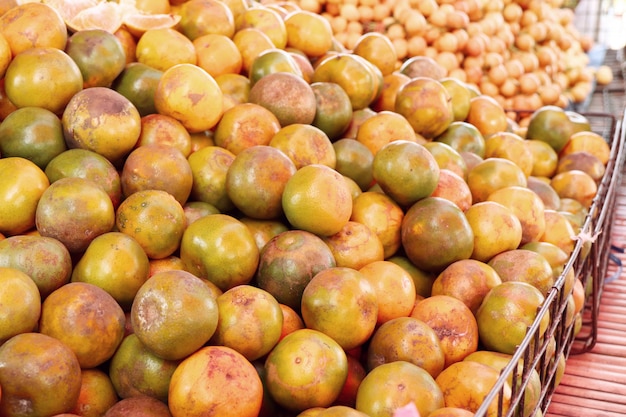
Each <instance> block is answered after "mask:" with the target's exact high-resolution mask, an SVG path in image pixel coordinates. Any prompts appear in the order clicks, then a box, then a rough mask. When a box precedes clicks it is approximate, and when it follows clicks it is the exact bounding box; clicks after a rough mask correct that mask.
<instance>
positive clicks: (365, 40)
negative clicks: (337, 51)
mask: <svg viewBox="0 0 626 417" xmlns="http://www.w3.org/2000/svg"><path fill="white" fill-rule="evenodd" d="M352 53H354V54H357V55H359V56H361V57H363V58H365V59H367V60H368V61H370V62H371V63H372V64H374V65H376V67H378V69H379V70H380V72H381V73H382V75H383V76H386V75H389V74H391V73H392V72H393V71H394V70H395V69H396V62H397V61H398V56H397V53H396V49H395V46H394V45H393V43H392V42H391V40H390V39H389V38H388V37H387V36H384V35H383V34H382V33H380V32H368V33H364V34H363V35H361V36H359V38H358V39H357V40H356V42H355V44H354V46H353V47H352Z"/></svg>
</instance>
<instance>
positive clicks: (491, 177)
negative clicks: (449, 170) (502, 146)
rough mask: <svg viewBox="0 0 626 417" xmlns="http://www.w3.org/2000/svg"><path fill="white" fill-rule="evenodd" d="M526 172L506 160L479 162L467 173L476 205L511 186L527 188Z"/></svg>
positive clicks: (488, 159)
mask: <svg viewBox="0 0 626 417" xmlns="http://www.w3.org/2000/svg"><path fill="white" fill-rule="evenodd" d="M527 184H528V180H527V178H526V175H525V174H524V171H522V169H521V168H520V167H519V166H517V165H516V164H515V163H514V162H513V161H510V160H508V159H504V158H487V159H484V160H482V161H480V162H478V163H477V164H476V165H475V166H474V167H473V168H471V169H470V170H469V171H468V173H467V185H468V186H469V188H470V191H471V192H472V199H473V202H474V203H479V202H481V201H486V200H487V199H488V198H489V196H490V195H491V194H492V193H493V192H495V191H497V190H499V189H501V188H506V187H509V186H519V187H526V185H527Z"/></svg>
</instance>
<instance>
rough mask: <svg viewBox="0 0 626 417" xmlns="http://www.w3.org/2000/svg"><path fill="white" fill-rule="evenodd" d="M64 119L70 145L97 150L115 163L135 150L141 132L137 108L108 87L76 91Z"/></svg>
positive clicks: (66, 139)
mask: <svg viewBox="0 0 626 417" xmlns="http://www.w3.org/2000/svg"><path fill="white" fill-rule="evenodd" d="M96 120H97V122H96ZM61 121H62V122H63V132H64V134H65V141H66V142H67V145H68V148H70V149H73V148H81V149H87V150H90V151H94V152H96V153H99V154H100V155H102V156H104V157H105V158H107V159H108V160H109V161H111V162H112V163H113V164H118V163H119V162H120V161H121V160H122V159H123V158H125V157H126V156H127V155H128V154H129V153H130V151H132V149H133V148H134V146H135V144H136V143H137V139H139V134H140V133H141V116H140V115H139V111H138V110H137V108H136V107H135V106H134V105H133V103H132V102H131V101H130V100H128V99H127V98H126V97H124V96H123V95H121V94H120V93H118V92H117V91H115V90H112V89H110V88H106V87H91V88H86V89H84V90H82V91H80V92H79V93H77V94H75V95H74V96H73V97H72V98H71V100H70V101H69V103H68V104H67V107H66V108H65V111H64V112H63V117H62V119H61Z"/></svg>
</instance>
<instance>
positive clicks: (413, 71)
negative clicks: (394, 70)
mask: <svg viewBox="0 0 626 417" xmlns="http://www.w3.org/2000/svg"><path fill="white" fill-rule="evenodd" d="M399 71H400V72H401V73H402V74H405V75H407V76H409V77H410V78H415V77H428V78H432V79H435V80H440V79H442V78H444V77H445V76H446V70H445V68H444V67H442V66H441V65H439V63H438V62H437V61H436V60H435V59H434V58H432V57H429V56H421V55H418V56H413V57H410V58H408V59H406V60H405V61H404V62H403V63H402V65H401V66H400V68H399Z"/></svg>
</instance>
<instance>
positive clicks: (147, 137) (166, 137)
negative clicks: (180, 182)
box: [136, 113, 191, 158]
mask: <svg viewBox="0 0 626 417" xmlns="http://www.w3.org/2000/svg"><path fill="white" fill-rule="evenodd" d="M151 144H154V145H156V144H159V145H168V146H172V147H174V148H176V149H178V150H179V151H180V152H181V153H182V154H183V156H184V157H185V158H187V157H188V156H189V155H190V154H191V135H189V132H187V129H185V126H183V124H182V123H181V122H179V121H178V120H176V119H174V118H173V117H171V116H165V115H163V114H158V113H155V114H148V115H146V116H143V117H142V118H141V133H140V134H139V139H138V140H137V144H136V146H144V145H151Z"/></svg>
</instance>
